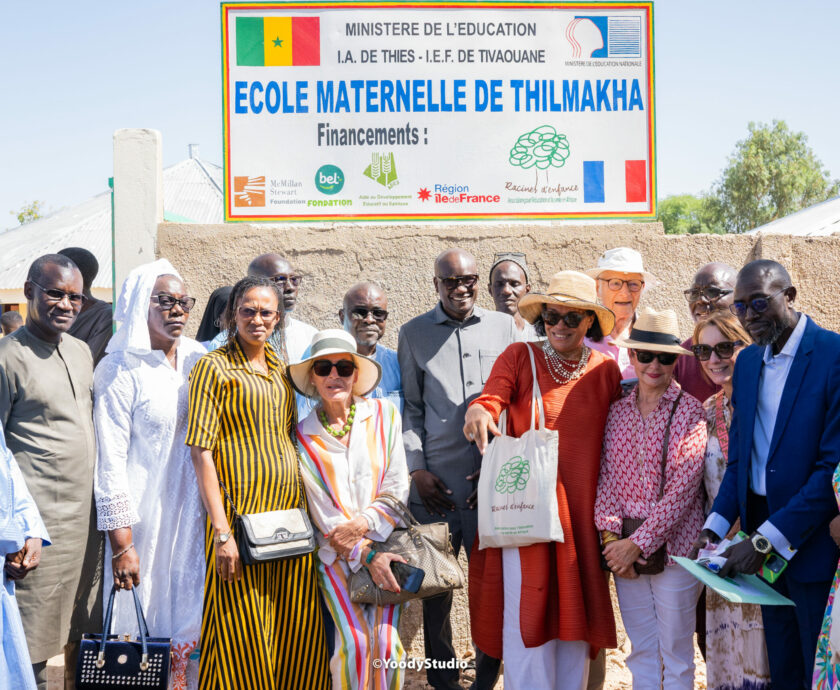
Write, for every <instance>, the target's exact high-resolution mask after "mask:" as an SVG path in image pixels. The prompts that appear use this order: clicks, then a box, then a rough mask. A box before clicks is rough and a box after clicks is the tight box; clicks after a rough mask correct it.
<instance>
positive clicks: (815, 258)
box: [157, 223, 840, 347]
mask: <svg viewBox="0 0 840 690" xmlns="http://www.w3.org/2000/svg"><path fill="white" fill-rule="evenodd" d="M453 246H459V247H463V248H464V249H467V250H468V251H470V252H472V253H473V254H474V255H475V257H476V259H477V261H478V268H479V273H480V274H481V286H482V287H481V290H480V294H479V304H480V305H481V306H484V307H487V308H491V309H492V306H493V305H492V301H491V300H490V297H489V295H488V294H487V290H486V284H487V272H488V269H489V267H490V265H491V263H492V260H493V254H494V253H495V252H499V251H524V252H526V254H527V255H528V263H529V266H530V273H531V283H532V287H533V289H534V290H537V291H539V290H542V289H544V288H545V286H546V284H547V282H548V279H549V278H550V277H551V275H552V274H553V273H554V272H556V271H559V270H564V269H577V270H582V269H586V268H590V267H593V266H595V264H596V261H597V259H598V256H599V255H600V254H601V253H602V252H603V251H604V250H605V249H608V248H610V247H616V246H629V247H633V248H635V249H638V250H639V251H640V252H641V253H642V255H643V257H644V260H645V267H646V268H647V269H648V270H649V271H651V272H652V273H653V274H654V275H655V276H657V278H659V280H660V282H661V285H659V286H658V287H655V288H652V289H649V290H648V291H647V292H646V294H645V295H644V296H643V298H642V303H643V304H649V305H650V306H652V307H655V308H657V309H661V308H665V307H669V308H672V309H675V310H676V312H677V314H678V315H679V317H680V326H681V331H682V335H683V336H685V337H688V335H690V332H691V327H692V325H691V321H690V318H689V315H688V308H687V305H686V302H685V299H684V298H683V295H682V291H683V290H684V289H685V288H686V287H688V285H689V284H690V282H691V278H692V276H693V274H694V272H695V270H696V269H697V267H698V266H700V265H702V264H704V263H706V262H708V261H715V260H717V261H725V262H728V263H730V264H732V265H733V266H735V267H740V266H741V265H743V264H744V263H745V262H747V261H750V260H752V259H755V258H772V259H776V260H778V261H781V262H782V263H783V264H784V265H785V266H787V268H788V270H789V271H790V272H791V275H792V277H793V280H794V284H795V285H796V286H798V287H799V290H800V293H799V295H800V297H799V302H800V306H801V308H802V309H804V310H805V311H806V312H808V313H809V314H811V315H812V316H814V317H815V318H816V319H817V321H818V322H819V323H821V324H822V325H823V326H825V327H827V328H832V329H835V330H840V301H838V300H837V299H836V297H835V295H836V291H835V290H832V289H830V288H827V286H829V285H832V284H833V283H834V282H835V281H836V268H837V267H838V265H840V236H836V237H815V238H807V237H780V236H770V237H755V236H746V235H679V236H678V235H665V234H664V232H663V230H662V226H661V225H660V224H659V223H640V224H616V225H599V226H552V225H548V224H544V225H539V226H537V225H530V226H529V225H500V224H493V225H474V226H469V225H459V226H457V227H456V226H447V225H404V226H380V225H373V226H359V225H353V226H350V225H336V226H302V225H292V226H264V225H242V224H226V225H211V226H199V225H179V224H173V223H163V224H161V225H160V226H159V229H158V244H157V253H158V256H163V257H166V258H168V259H169V260H170V261H171V262H172V263H173V264H174V265H175V266H176V267H177V268H178V270H179V271H180V272H181V273H182V275H183V276H184V278H185V279H186V281H187V284H188V286H189V290H190V292H191V293H192V294H193V295H194V296H195V297H197V298H198V300H199V304H198V307H197V309H196V311H195V313H194V316H193V319H192V320H191V323H190V330H189V331H188V332H189V333H190V334H192V333H194V332H195V330H196V329H197V327H198V323H199V321H200V318H201V314H202V312H203V308H204V305H206V304H207V298H208V297H209V295H210V292H211V291H212V290H213V289H214V288H216V287H218V286H219V285H225V284H229V285H232V284H233V283H234V282H235V281H236V280H237V279H239V278H240V277H242V276H243V275H244V272H245V269H246V267H247V265H248V263H249V262H250V260H251V259H252V258H253V257H254V256H256V255H258V254H261V253H264V252H269V251H275V252H278V253H280V254H282V255H284V256H286V257H287V258H288V259H289V260H290V261H291V262H292V263H293V264H294V265H295V266H296V267H298V268H299V270H300V271H301V272H302V273H303V275H304V282H303V284H302V287H301V292H300V298H299V306H298V310H297V312H296V314H295V316H296V317H297V318H300V319H303V320H304V321H307V322H309V323H311V324H313V325H314V326H316V327H318V328H327V327H336V326H337V325H338V320H337V316H336V312H337V311H338V309H339V307H340V306H341V299H342V297H343V295H344V292H345V290H346V289H347V288H348V287H349V286H350V285H352V284H353V283H354V282H357V281H359V280H372V281H374V282H377V283H379V284H380V285H382V286H383V287H384V288H385V290H386V291H387V294H388V298H389V310H390V312H391V316H390V317H389V319H388V325H389V331H388V333H387V334H386V337H385V344H386V345H389V346H391V347H395V346H396V337H397V331H398V328H399V325H400V324H401V323H404V322H405V321H407V320H408V319H410V318H412V317H413V316H416V315H417V314H420V313H422V312H423V311H426V310H428V309H430V308H431V307H433V306H434V304H435V302H436V293H435V291H434V287H433V285H432V277H433V264H434V259H435V257H436V256H437V255H438V254H439V253H440V252H441V251H443V250H444V249H446V248H449V247H453Z"/></svg>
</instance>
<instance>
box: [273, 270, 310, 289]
mask: <svg viewBox="0 0 840 690" xmlns="http://www.w3.org/2000/svg"><path fill="white" fill-rule="evenodd" d="M271 279H272V280H273V281H274V282H275V283H277V284H278V285H286V283H289V284H290V285H293V286H294V287H297V286H298V285H300V281H301V280H303V276H287V275H283V274H282V273H279V274H278V275H276V276H273V277H272V278H271Z"/></svg>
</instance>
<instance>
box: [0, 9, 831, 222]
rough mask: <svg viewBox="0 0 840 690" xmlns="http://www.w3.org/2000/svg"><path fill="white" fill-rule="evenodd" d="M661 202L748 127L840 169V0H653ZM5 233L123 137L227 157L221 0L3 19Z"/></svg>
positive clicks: (106, 170) (169, 155)
mask: <svg viewBox="0 0 840 690" xmlns="http://www.w3.org/2000/svg"><path fill="white" fill-rule="evenodd" d="M654 12H655V37H656V46H655V49H656V97H657V132H658V137H657V141H658V173H659V198H660V199H661V198H663V197H664V196H666V195H668V194H677V193H683V192H688V193H699V192H701V191H702V190H705V189H708V188H709V186H710V185H711V184H712V182H713V181H714V180H715V179H716V178H717V177H718V175H719V174H720V171H721V169H722V168H723V166H724V165H725V164H726V159H727V156H729V155H730V154H731V153H732V151H733V149H734V146H735V143H736V142H737V141H738V140H739V139H742V138H744V136H745V135H746V131H747V123H748V122H749V121H751V120H752V121H762V122H769V121H770V120H772V119H783V120H786V121H787V123H788V125H790V127H791V128H792V129H794V130H798V131H803V132H805V133H806V134H807V136H808V139H809V143H810V145H811V146H812V148H813V149H814V151H815V152H816V153H817V156H818V157H819V158H820V159H821V160H822V162H823V164H824V165H825V166H826V167H827V168H828V170H829V171H830V172H831V174H832V176H833V177H835V178H837V177H840V136H838V133H837V124H836V123H837V120H838V115H837V114H838V112H840V92H839V91H838V89H837V86H836V80H837V67H838V64H840V60H838V56H837V52H836V47H835V46H836V45H837V44H836V27H837V26H838V25H840V2H836V1H829V0H824V1H822V2H817V1H814V0H802V1H801V2H798V3H790V2H784V3H783V2H781V1H779V0H763V1H761V2H759V1H757V0H704V1H703V2H693V1H689V0H655V3H654ZM0 59H1V60H2V65H3V69H2V70H0V93H2V94H3V96H2V101H0V103H2V105H0V124H2V126H1V127H0V161H2V165H1V166H0V228H4V227H9V226H12V225H15V224H16V222H15V220H14V218H13V217H12V216H11V215H9V212H10V211H13V210H17V209H19V208H20V207H21V206H22V205H23V204H24V203H26V202H29V201H32V200H34V199H40V200H42V201H44V202H46V204H47V207H48V208H51V209H53V210H55V209H58V208H61V207H62V206H67V205H71V204H73V203H76V202H79V201H82V200H84V199H86V198H87V197H89V196H92V195H93V194H95V193H97V192H100V191H103V190H104V189H106V188H107V180H108V177H109V176H110V175H111V171H112V167H113V166H112V135H113V132H114V130H116V129H119V128H122V127H149V128H153V129H158V130H160V131H161V132H162V134H163V154H164V165H171V164H172V163H175V162H177V161H179V160H182V159H184V158H186V157H187V144H189V143H198V144H200V146H201V151H200V155H201V156H202V158H204V159H206V160H209V161H212V162H214V163H219V164H221V162H222V125H221V87H220V84H221V75H220V72H221V67H220V39H219V4H218V2H216V1H215V0H169V1H167V2H164V1H162V0H143V1H142V2H140V1H139V0H135V2H131V3H127V2H108V3H106V2H99V1H86V0H78V1H77V2H75V3H65V2H58V1H55V0H50V1H45V2H27V3H15V4H7V5H6V6H5V7H4V11H3V19H2V22H0Z"/></svg>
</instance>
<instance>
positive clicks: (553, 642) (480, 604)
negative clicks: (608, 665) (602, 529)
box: [464, 271, 621, 690]
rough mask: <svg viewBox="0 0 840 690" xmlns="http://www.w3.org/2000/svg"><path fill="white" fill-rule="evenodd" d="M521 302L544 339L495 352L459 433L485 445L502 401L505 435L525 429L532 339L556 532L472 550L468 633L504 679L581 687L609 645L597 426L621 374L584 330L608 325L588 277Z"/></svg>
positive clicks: (516, 684)
mask: <svg viewBox="0 0 840 690" xmlns="http://www.w3.org/2000/svg"><path fill="white" fill-rule="evenodd" d="M519 311H520V313H521V314H522V316H523V317H524V318H525V319H526V320H527V321H528V322H529V323H531V324H533V325H534V326H535V328H536V330H537V332H538V333H539V334H540V335H544V336H545V337H546V340H545V341H544V342H542V343H515V344H514V345H511V346H510V347H508V348H507V349H506V350H505V351H504V352H503V353H502V354H501V355H500V356H499V358H498V360H497V361H496V364H495V365H494V367H493V371H492V373H491V374H490V378H489V379H488V381H487V383H486V384H485V386H484V391H483V393H482V395H481V396H480V397H478V398H477V399H476V400H475V401H474V402H473V403H472V404H471V405H470V407H469V409H468V410H467V414H466V424H465V426H464V433H465V434H466V436H467V438H468V439H470V440H475V442H476V443H477V445H478V448H479V450H480V451H481V452H484V450H485V448H486V447H487V442H488V434H496V435H498V434H499V431H498V429H497V427H496V423H497V422H498V419H499V415H500V414H501V412H502V410H507V411H508V417H507V419H508V429H509V432H508V433H510V434H511V435H512V436H519V435H521V434H522V433H523V432H524V431H527V430H528V429H529V428H530V422H531V414H532V410H531V391H532V388H533V376H532V373H531V358H530V355H529V352H528V348H530V349H531V352H532V353H533V355H534V359H535V364H536V372H537V381H538V383H539V388H540V391H541V392H542V400H543V405H544V408H545V422H546V427H547V428H549V429H556V430H557V431H558V432H559V448H558V451H559V452H558V461H557V501H558V508H559V517H560V522H561V524H562V526H563V532H564V535H565V541H564V542H563V543H557V542H549V543H541V544H534V545H532V546H527V547H522V548H506V549H493V548H488V549H483V550H481V551H479V550H478V548H477V547H474V548H473V553H472V560H471V562H470V588H469V594H470V618H471V627H472V633H473V639H474V641H475V643H476V645H477V646H478V648H479V649H481V650H482V651H483V652H485V653H487V654H489V655H491V656H493V657H496V658H504V660H505V665H504V674H505V678H504V682H505V688H513V689H514V690H515V689H516V688H551V687H553V688H570V689H572V688H574V689H577V688H585V687H586V684H587V677H588V669H589V655H590V651H593V650H594V651H597V650H598V648H604V647H614V646H615V643H616V641H615V621H614V619H613V612H612V605H611V603H610V594H609V589H608V587H607V581H606V579H605V578H604V576H603V573H602V572H601V570H600V567H599V549H598V544H597V541H596V540H595V539H594V535H593V533H592V532H593V530H592V525H593V520H594V516H593V506H594V503H595V487H596V485H597V481H598V466H599V462H600V457H601V444H602V439H603V431H604V424H605V423H606V420H607V412H608V410H609V406H610V403H611V402H612V401H613V400H615V399H616V398H617V397H618V395H619V391H620V385H619V382H620V379H621V375H620V373H619V370H618V365H617V364H616V363H615V361H613V360H612V359H610V358H609V357H606V356H605V355H603V354H601V353H600V352H593V351H592V350H590V349H589V348H588V347H586V346H585V345H584V344H583V339H584V336H585V335H586V334H589V335H590V336H592V335H598V334H603V333H610V332H611V331H612V329H613V325H614V321H615V318H614V317H613V314H612V312H611V311H610V310H609V309H607V308H605V307H603V306H601V305H600V304H598V302H597V298H596V294H595V281H594V280H592V278H590V277H588V276H586V275H584V274H583V273H578V272H577V271H561V272H560V273H556V274H555V275H554V276H553V277H552V278H551V282H550V283H549V286H548V290H547V291H546V293H545V294H539V293H533V292H531V293H529V294H527V295H525V296H524V297H523V298H522V300H521V301H520V302H519Z"/></svg>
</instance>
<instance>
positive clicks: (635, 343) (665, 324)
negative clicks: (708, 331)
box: [610, 308, 691, 355]
mask: <svg viewBox="0 0 840 690" xmlns="http://www.w3.org/2000/svg"><path fill="white" fill-rule="evenodd" d="M681 342H682V341H681V340H680V328H679V322H678V321H677V314H676V312H674V311H673V310H672V309H664V310H663V311H656V310H654V309H649V308H645V309H640V310H639V314H638V316H637V317H636V323H634V324H633V327H632V328H631V329H630V335H629V336H628V337H627V338H616V339H615V340H613V341H612V342H611V343H610V344H611V345H618V347H627V348H630V349H631V350H651V351H652V352H673V353H674V354H676V355H690V354H691V352H690V351H689V350H686V349H685V348H684V347H682V345H680V343H681Z"/></svg>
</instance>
